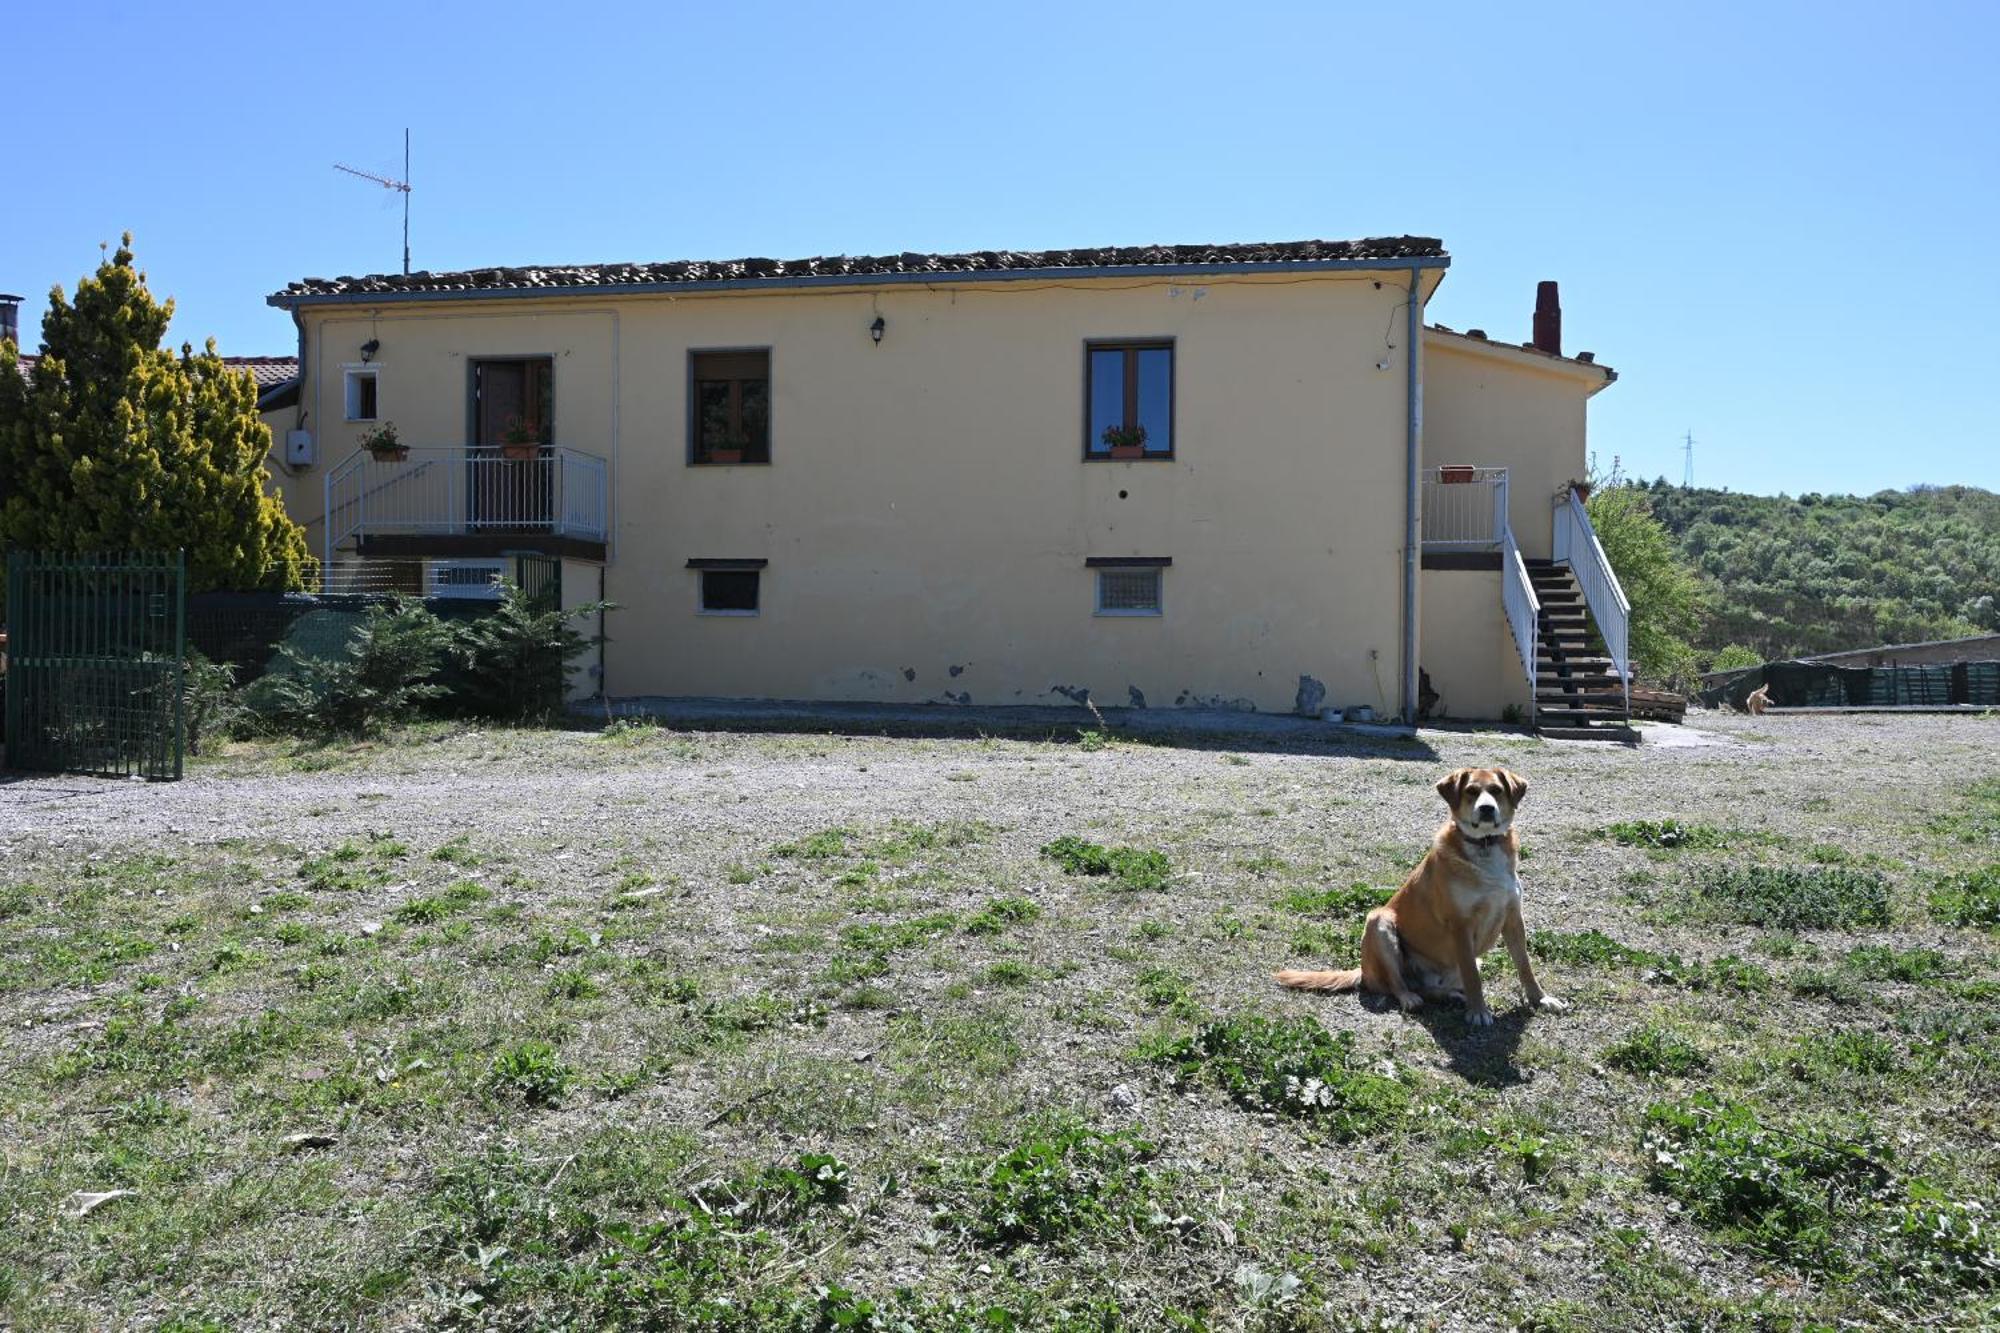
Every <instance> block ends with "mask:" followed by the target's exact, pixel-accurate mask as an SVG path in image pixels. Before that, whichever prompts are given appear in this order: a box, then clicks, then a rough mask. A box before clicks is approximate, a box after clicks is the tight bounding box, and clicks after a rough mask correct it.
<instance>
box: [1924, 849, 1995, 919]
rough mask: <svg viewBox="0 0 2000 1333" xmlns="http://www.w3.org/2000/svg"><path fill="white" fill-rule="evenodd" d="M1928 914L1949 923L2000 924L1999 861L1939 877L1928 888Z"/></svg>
mask: <svg viewBox="0 0 2000 1333" xmlns="http://www.w3.org/2000/svg"><path fill="white" fill-rule="evenodd" d="M1931 915H1933V916H1935V917H1936V918H1937V919H1938V920H1940V921H1942V922H1944V923H1945V924H1947V925H1952V926H1982V927H1985V928H1986V929H1989V930H1990V929H1992V928H1994V927H1996V926H2000V864H1995V865H1990V866H1984V867H1982V868H1980V869H1978V870H1971V871H1967V872H1966V873H1964V874H1962V875H1949V876H1947V877H1946V878H1944V879H1943V880H1940V881H1939V882H1938V885H1937V887H1936V888H1934V889H1932V890H1931Z"/></svg>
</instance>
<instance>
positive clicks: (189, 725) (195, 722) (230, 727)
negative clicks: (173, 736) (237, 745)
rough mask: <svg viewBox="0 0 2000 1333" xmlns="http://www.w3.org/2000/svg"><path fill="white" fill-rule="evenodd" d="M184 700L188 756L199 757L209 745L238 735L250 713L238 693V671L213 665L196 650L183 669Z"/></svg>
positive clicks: (182, 686)
mask: <svg viewBox="0 0 2000 1333" xmlns="http://www.w3.org/2000/svg"><path fill="white" fill-rule="evenodd" d="M181 700H182V705H181V716H182V718H183V720H184V722H185V725H186V729H187V748H188V753H189V754H195V755H198V754H200V753H201V749H202V746H203V745H205V744H207V743H208V742H209V741H211V740H213V739H215V738H216V737H219V736H227V735H229V734H230V733H232V732H233V731H235V730H236V728H237V726H238V725H239V724H240V723H241V722H242V721H243V719H244V716H245V714H246V712H247V711H248V710H246V709H245V708H244V706H243V701H242V699H241V698H240V697H238V695H237V693H236V668H235V667H234V666H233V665H231V664H230V663H228V662H211V661H210V660H209V659H208V658H207V657H206V656H204V655H203V654H202V653H201V652H200V651H199V650H197V649H193V648H190V649H189V650H188V655H187V661H186V662H184V663H183V664H182V666H181Z"/></svg>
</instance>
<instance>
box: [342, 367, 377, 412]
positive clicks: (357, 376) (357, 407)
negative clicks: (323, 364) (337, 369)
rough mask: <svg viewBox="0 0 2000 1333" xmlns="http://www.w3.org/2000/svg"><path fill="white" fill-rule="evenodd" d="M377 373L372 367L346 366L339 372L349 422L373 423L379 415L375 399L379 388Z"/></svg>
mask: <svg viewBox="0 0 2000 1333" xmlns="http://www.w3.org/2000/svg"><path fill="white" fill-rule="evenodd" d="M379 373H380V372H378V371H377V370H376V368H375V367H374V366H348V367H346V368H344V369H343V370H342V371H341V381H342V386H343V389H344V396H345V398H346V405H347V419H348V420H349V421H373V420H375V419H376V417H378V416H379V415H380V412H379V411H378V410H377V406H378V404H377V398H376V395H377V391H378V390H379V389H380V388H381V385H380V383H379V382H378V376H379Z"/></svg>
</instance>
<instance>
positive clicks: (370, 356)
mask: <svg viewBox="0 0 2000 1333" xmlns="http://www.w3.org/2000/svg"><path fill="white" fill-rule="evenodd" d="M381 350H382V340H381V339H380V338H370V339H369V340H368V341H367V342H365V343H362V344H361V360H362V363H363V364H364V365H365V364H367V363H368V362H370V361H373V360H374V359H375V353H377V352H379V351H381Z"/></svg>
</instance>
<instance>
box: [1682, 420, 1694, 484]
mask: <svg viewBox="0 0 2000 1333" xmlns="http://www.w3.org/2000/svg"><path fill="white" fill-rule="evenodd" d="M1681 454H1682V455H1683V457H1684V460H1685V461H1684V462H1683V463H1682V464H1681V489H1682V490H1684V491H1691V490H1693V489H1694V432H1693V431H1689V432H1688V433H1687V442H1686V443H1685V444H1683V445H1682V446H1681Z"/></svg>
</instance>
